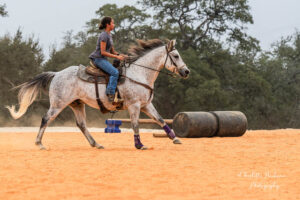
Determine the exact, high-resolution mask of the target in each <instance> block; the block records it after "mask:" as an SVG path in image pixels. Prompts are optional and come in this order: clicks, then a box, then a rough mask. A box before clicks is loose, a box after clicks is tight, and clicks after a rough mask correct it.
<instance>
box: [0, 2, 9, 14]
mask: <svg viewBox="0 0 300 200" xmlns="http://www.w3.org/2000/svg"><path fill="white" fill-rule="evenodd" d="M5 8H6V5H5V4H3V5H1V4H0V16H2V17H5V16H7V15H8V14H7V11H6V10H5Z"/></svg>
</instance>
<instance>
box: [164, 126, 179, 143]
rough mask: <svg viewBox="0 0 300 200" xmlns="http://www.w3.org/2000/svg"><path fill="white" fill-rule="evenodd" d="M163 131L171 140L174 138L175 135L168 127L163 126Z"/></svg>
mask: <svg viewBox="0 0 300 200" xmlns="http://www.w3.org/2000/svg"><path fill="white" fill-rule="evenodd" d="M163 129H164V130H165V131H166V133H167V135H168V137H169V138H170V139H171V140H173V139H174V138H175V137H176V136H175V133H174V132H173V131H172V130H171V129H170V127H169V126H168V125H165V126H163Z"/></svg>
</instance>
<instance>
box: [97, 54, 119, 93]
mask: <svg viewBox="0 0 300 200" xmlns="http://www.w3.org/2000/svg"><path fill="white" fill-rule="evenodd" d="M94 63H95V64H96V65H97V67H99V68H101V69H102V70H103V71H105V72H106V73H108V74H110V77H109V82H108V84H107V88H106V94H113V95H114V94H115V92H116V87H117V84H118V78H119V71H118V70H117V69H116V68H115V67H114V66H113V65H112V64H111V63H110V62H109V61H108V60H106V59H103V58H96V59H94Z"/></svg>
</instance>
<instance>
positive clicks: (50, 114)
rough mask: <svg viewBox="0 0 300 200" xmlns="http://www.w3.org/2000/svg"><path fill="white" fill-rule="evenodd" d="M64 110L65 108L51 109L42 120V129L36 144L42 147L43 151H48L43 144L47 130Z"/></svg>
mask: <svg viewBox="0 0 300 200" xmlns="http://www.w3.org/2000/svg"><path fill="white" fill-rule="evenodd" d="M62 110H63V108H54V107H52V106H51V107H50V108H49V110H48V112H47V113H46V115H45V116H44V117H43V118H42V123H41V127H40V130H39V133H38V135H37V137H36V141H35V144H36V145H37V146H39V147H40V149H41V150H43V149H46V148H45V147H44V145H43V144H42V138H43V135H44V132H45V129H46V128H47V126H48V125H49V124H50V122H51V121H53V120H54V119H55V118H56V117H57V115H58V114H59V113H60V112H61V111H62Z"/></svg>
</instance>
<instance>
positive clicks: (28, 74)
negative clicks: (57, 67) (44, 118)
mask: <svg viewBox="0 0 300 200" xmlns="http://www.w3.org/2000/svg"><path fill="white" fill-rule="evenodd" d="M43 60H44V56H43V54H42V49H41V47H40V46H39V42H38V41H37V40H35V39H34V37H33V36H32V37H29V38H28V39H24V38H23V36H22V32H21V30H20V29H18V30H17V32H16V34H15V35H14V36H13V37H12V36H10V35H5V36H3V37H0V66H1V71H0V85H1V89H0V113H1V116H6V115H7V116H8V111H7V110H6V109H5V107H4V106H5V105H11V104H16V103H17V91H15V90H11V89H12V88H13V87H15V86H17V85H19V84H21V83H23V82H25V81H27V80H28V79H30V78H33V77H34V76H35V75H37V74H39V73H41V72H42V68H41V64H42V62H43ZM31 109H33V110H35V109H36V107H35V106H33V107H31ZM6 122H7V119H5V120H1V119H0V124H1V125H3V123H6ZM19 122H23V123H25V124H26V119H25V118H24V119H22V120H20V121H19Z"/></svg>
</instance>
